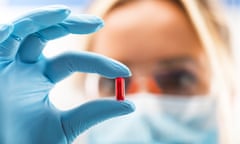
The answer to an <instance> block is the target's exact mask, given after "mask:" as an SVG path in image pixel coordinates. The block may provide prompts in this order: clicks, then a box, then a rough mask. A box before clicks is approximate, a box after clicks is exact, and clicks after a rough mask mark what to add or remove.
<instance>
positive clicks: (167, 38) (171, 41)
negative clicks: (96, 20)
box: [91, 0, 210, 96]
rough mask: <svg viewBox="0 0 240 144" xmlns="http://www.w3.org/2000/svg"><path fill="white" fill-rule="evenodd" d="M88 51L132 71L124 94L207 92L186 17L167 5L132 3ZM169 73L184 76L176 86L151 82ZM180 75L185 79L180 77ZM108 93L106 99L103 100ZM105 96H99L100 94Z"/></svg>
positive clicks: (203, 60) (112, 15)
mask: <svg viewBox="0 0 240 144" xmlns="http://www.w3.org/2000/svg"><path fill="white" fill-rule="evenodd" d="M104 20H105V27H104V28H103V29H102V30H100V31H99V32H98V33H97V34H96V35H95V37H94V40H93V44H92V47H91V50H92V51H94V52H97V53H101V54H103V55H106V56H109V57H111V58H114V59H116V60H119V61H121V62H123V63H124V64H126V65H127V66H128V67H129V68H130V69H131V71H132V74H133V75H132V77H131V82H130V84H129V85H130V86H129V87H130V88H129V89H128V92H129V93H135V92H140V91H148V92H153V93H164V94H175V95H189V96H190V95H199V94H201V95H204V94H207V93H208V92H209V87H210V84H209V79H210V75H209V65H208V58H207V57H206V54H205V52H204V48H203V47H202V45H201V43H200V41H199V39H198V37H197V34H196V32H195V30H194V28H193V25H192V24H191V23H190V21H189V19H188V17H187V15H186V13H184V10H183V9H181V8H180V7H179V6H178V5H177V4H175V3H173V2H171V1H158V0H151V1H144V0H142V1H137V2H131V3H127V4H125V5H122V6H120V7H116V8H114V9H113V10H111V11H110V12H109V13H108V14H107V15H106V16H105V17H104ZM172 71H184V73H187V74H186V75H191V76H190V77H191V78H189V76H187V77H185V78H184V76H181V77H180V78H179V79H181V80H178V81H181V82H178V83H179V84H177V85H176V86H171V84H165V83H166V82H165V83H164V82H163V84H162V85H161V87H160V86H159V85H157V82H156V81H154V75H160V79H163V78H165V77H171V75H170V76H168V75H167V76H166V74H167V73H170V72H172ZM183 75H184V74H183ZM106 94H107V93H105V95H106ZM103 95H104V93H103Z"/></svg>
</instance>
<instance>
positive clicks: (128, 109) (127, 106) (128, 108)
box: [120, 100, 136, 114]
mask: <svg viewBox="0 0 240 144" xmlns="http://www.w3.org/2000/svg"><path fill="white" fill-rule="evenodd" d="M120 103H121V104H122V106H123V110H124V112H125V113H124V114H128V113H132V112H134V111H135V110H136V106H135V105H134V104H133V103H132V102H131V101H128V100H125V101H120Z"/></svg>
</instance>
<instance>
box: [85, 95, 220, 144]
mask: <svg viewBox="0 0 240 144" xmlns="http://www.w3.org/2000/svg"><path fill="white" fill-rule="evenodd" d="M129 99H130V100H131V101H133V102H134V103H135V105H136V112H134V113H133V114H130V115H126V116H122V117H119V118H114V119H111V120H108V121H105V122H103V123H101V124H100V125H97V126H95V127H93V128H91V129H89V130H88V131H87V133H86V135H85V136H87V137H86V138H87V143H88V144H217V143H218V141H217V140H218V137H217V136H218V134H217V131H218V130H217V124H216V103H215V100H214V98H213V97H209V96H193V97H187V96H186V97H183V96H181V97H179V96H169V95H168V96H157V95H153V94H149V93H141V94H135V95H134V96H129Z"/></svg>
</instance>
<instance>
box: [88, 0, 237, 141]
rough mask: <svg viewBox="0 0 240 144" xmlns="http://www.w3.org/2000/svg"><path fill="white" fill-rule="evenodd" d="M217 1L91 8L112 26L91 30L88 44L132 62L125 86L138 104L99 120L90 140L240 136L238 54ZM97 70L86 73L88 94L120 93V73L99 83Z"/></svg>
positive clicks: (127, 2) (119, 0)
mask: <svg viewBox="0 0 240 144" xmlns="http://www.w3.org/2000/svg"><path fill="white" fill-rule="evenodd" d="M213 6H214V7H213ZM215 6H216V4H215V3H213V1H211V3H210V2H209V1H208V0H167V1H163V0H112V1H96V4H95V5H93V8H92V9H91V10H90V12H91V13H92V14H95V15H99V16H101V17H103V19H104V20H105V27H104V28H103V29H102V30H101V31H99V32H98V33H97V34H94V35H92V36H91V37H89V39H88V40H87V43H86V47H87V50H89V51H92V52H96V53H100V54H103V55H106V56H108V57H111V58H114V59H116V60H119V61H121V62H123V63H124V64H126V65H127V66H128V67H129V68H130V69H131V71H132V77H131V78H127V79H126V93H127V96H128V98H129V99H131V100H133V101H135V103H136V108H137V112H136V113H135V114H134V115H132V116H130V117H125V118H124V119H121V118H120V119H118V120H116V119H115V120H113V121H109V122H106V125H105V126H104V125H100V126H99V127H96V128H93V129H92V130H90V131H89V133H88V134H87V135H88V141H89V142H90V143H208V144H211V143H224V144H226V143H227V144H230V143H233V142H234V140H233V133H232V119H231V118H232V115H231V111H232V109H231V99H232V98H233V95H234V91H235V90H234V81H233V76H234V75H233V68H232V59H231V57H232V55H231V49H230V44H229V38H228V34H227V32H228V31H227V28H226V26H225V25H224V23H223V21H222V17H221V19H219V18H218V17H217V15H216V14H219V13H218V12H219V11H218V9H217V8H216V7H215ZM221 16H222V15H221ZM92 77H93V76H92V75H90V76H86V77H85V78H86V79H85V83H87V84H88V85H87V86H86V95H93V96H96V95H99V96H111V95H114V80H110V79H107V78H103V77H101V78H98V80H99V81H98V84H96V85H95V86H94V85H93V83H91V78H92ZM89 83H90V86H89ZM88 89H90V90H88ZM94 90H96V91H94Z"/></svg>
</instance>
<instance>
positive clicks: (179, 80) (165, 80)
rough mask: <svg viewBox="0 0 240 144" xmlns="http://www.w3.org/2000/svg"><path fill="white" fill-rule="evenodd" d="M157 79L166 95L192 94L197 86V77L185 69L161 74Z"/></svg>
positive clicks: (157, 75)
mask: <svg viewBox="0 0 240 144" xmlns="http://www.w3.org/2000/svg"><path fill="white" fill-rule="evenodd" d="M155 79H156V82H157V83H158V85H159V87H160V88H161V89H162V91H163V92H164V93H165V94H179V95H182V94H190V93H192V90H193V88H194V87H196V85H197V78H196V76H195V75H194V74H192V72H190V71H188V70H184V69H180V70H169V71H165V72H161V73H159V74H156V76H155Z"/></svg>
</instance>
